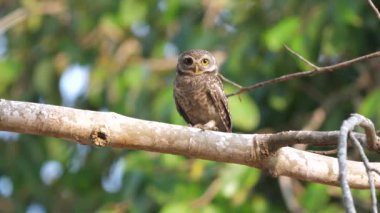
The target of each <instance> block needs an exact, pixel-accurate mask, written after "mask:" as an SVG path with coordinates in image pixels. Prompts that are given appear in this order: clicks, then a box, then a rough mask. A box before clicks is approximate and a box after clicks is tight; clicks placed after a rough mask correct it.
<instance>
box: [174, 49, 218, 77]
mask: <svg viewBox="0 0 380 213" xmlns="http://www.w3.org/2000/svg"><path fill="white" fill-rule="evenodd" d="M217 72H218V65H217V63H216V59H215V57H214V56H213V55H212V54H211V53H210V52H208V51H206V50H189V51H186V52H183V53H182V54H181V55H180V56H179V57H178V63H177V73H178V74H187V75H199V74H203V73H215V74H216V73H217Z"/></svg>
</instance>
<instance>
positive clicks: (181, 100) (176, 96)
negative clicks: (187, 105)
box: [174, 93, 193, 125]
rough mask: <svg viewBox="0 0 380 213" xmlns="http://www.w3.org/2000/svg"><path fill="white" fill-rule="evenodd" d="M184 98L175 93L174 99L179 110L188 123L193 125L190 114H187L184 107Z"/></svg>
mask: <svg viewBox="0 0 380 213" xmlns="http://www.w3.org/2000/svg"><path fill="white" fill-rule="evenodd" d="M183 100H184V99H183V98H181V97H180V96H179V95H178V94H176V93H174V101H175V106H176V107H177V111H178V112H179V114H180V115H181V116H182V117H183V119H185V121H186V123H188V124H191V125H193V124H192V123H191V122H190V119H189V116H188V115H187V114H186V112H185V110H184V109H183V108H182V106H183V104H184V103H183Z"/></svg>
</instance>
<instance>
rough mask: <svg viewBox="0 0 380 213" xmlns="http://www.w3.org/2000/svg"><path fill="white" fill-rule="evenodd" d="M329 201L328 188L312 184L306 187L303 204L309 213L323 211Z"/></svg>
mask: <svg viewBox="0 0 380 213" xmlns="http://www.w3.org/2000/svg"><path fill="white" fill-rule="evenodd" d="M328 201H329V196H328V194H327V186H326V185H322V184H317V183H310V184H309V185H308V186H307V187H306V191H305V194H304V195H303V197H302V200H301V203H302V205H303V206H304V207H305V208H306V209H307V210H308V211H309V212H318V211H320V210H323V209H324V208H325V206H326V205H327V203H328Z"/></svg>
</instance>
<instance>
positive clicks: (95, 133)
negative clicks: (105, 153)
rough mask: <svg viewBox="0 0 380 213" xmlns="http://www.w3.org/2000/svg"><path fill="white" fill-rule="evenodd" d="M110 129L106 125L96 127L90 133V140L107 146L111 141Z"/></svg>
mask: <svg viewBox="0 0 380 213" xmlns="http://www.w3.org/2000/svg"><path fill="white" fill-rule="evenodd" d="M110 138H111V136H110V131H109V130H108V128H106V127H95V128H94V130H92V132H91V135H90V141H91V143H92V144H94V145H96V146H106V145H107V144H108V143H110Z"/></svg>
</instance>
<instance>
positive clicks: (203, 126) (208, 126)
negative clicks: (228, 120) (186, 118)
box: [193, 120, 218, 131]
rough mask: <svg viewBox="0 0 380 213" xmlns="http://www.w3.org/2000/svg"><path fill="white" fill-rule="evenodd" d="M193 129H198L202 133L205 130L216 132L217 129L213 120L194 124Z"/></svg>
mask: <svg viewBox="0 0 380 213" xmlns="http://www.w3.org/2000/svg"><path fill="white" fill-rule="evenodd" d="M193 127H195V128H199V129H201V130H203V131H205V130H211V131H218V127H216V123H215V121H214V120H211V121H209V122H207V123H205V124H195V125H194V126H193Z"/></svg>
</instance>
